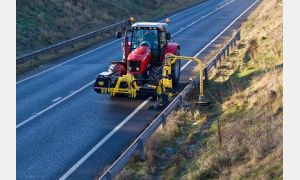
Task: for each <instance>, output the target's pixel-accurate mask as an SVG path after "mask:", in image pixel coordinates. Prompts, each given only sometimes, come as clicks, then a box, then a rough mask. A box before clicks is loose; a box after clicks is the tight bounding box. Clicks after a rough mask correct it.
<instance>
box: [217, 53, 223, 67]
mask: <svg viewBox="0 0 300 180" xmlns="http://www.w3.org/2000/svg"><path fill="white" fill-rule="evenodd" d="M217 60H219V65H221V64H222V56H220V55H218V56H217Z"/></svg>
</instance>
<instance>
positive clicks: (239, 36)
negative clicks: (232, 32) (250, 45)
mask: <svg viewBox="0 0 300 180" xmlns="http://www.w3.org/2000/svg"><path fill="white" fill-rule="evenodd" d="M236 37H237V40H238V41H239V40H241V31H240V30H239V31H238V32H237V34H236Z"/></svg>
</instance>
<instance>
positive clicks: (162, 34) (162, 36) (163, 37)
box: [159, 31, 167, 48]
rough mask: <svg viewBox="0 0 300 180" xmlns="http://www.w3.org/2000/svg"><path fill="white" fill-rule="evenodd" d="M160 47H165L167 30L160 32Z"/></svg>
mask: <svg viewBox="0 0 300 180" xmlns="http://www.w3.org/2000/svg"><path fill="white" fill-rule="evenodd" d="M159 39H160V48H163V47H164V46H165V45H166V44H167V39H166V32H165V31H161V32H160V38H159Z"/></svg>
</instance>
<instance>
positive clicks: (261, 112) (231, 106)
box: [116, 0, 283, 179]
mask: <svg viewBox="0 0 300 180" xmlns="http://www.w3.org/2000/svg"><path fill="white" fill-rule="evenodd" d="M241 33H242V40H241V41H240V42H239V44H238V47H237V48H235V49H233V51H232V52H231V54H230V56H229V57H227V58H226V59H225V60H223V61H222V64H221V65H220V66H219V67H218V68H217V69H215V70H213V72H212V73H210V80H209V83H208V86H206V88H205V91H206V92H205V93H206V95H207V96H208V98H209V99H210V100H212V101H213V105H211V106H209V107H206V108H201V109H200V110H199V108H196V107H191V108H185V109H180V110H177V111H175V112H173V113H172V114H171V115H170V117H169V119H168V123H167V125H166V126H165V127H160V128H159V129H158V130H157V131H156V132H155V134H154V135H153V136H152V137H151V138H150V139H149V140H148V142H147V146H146V155H147V156H146V161H145V162H140V161H138V160H136V159H137V158H135V159H133V160H131V161H130V162H129V163H128V165H127V166H126V167H125V168H124V169H123V170H122V172H121V173H120V174H119V175H118V176H117V177H116V179H149V178H150V179H151V178H156V177H160V178H161V179H282V163H283V157H282V156H283V154H282V152H283V149H282V148H283V146H282V123H283V116H282V113H283V103H282V93H283V87H282V83H283V82H282V73H283V69H282V65H283V61H282V2H281V1H278V0H263V2H262V3H261V4H260V5H259V7H258V8H257V9H256V10H255V11H254V12H253V13H252V14H251V15H250V17H249V18H248V20H247V21H246V22H245V23H244V24H243V25H242V28H241ZM190 96H192V98H194V99H195V98H196V97H197V92H196V90H195V91H193V92H192V93H191V95H190Z"/></svg>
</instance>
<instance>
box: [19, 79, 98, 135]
mask: <svg viewBox="0 0 300 180" xmlns="http://www.w3.org/2000/svg"><path fill="white" fill-rule="evenodd" d="M94 82H95V81H94V80H93V81H91V82H89V83H87V84H86V85H84V86H83V87H81V88H80V89H78V90H76V91H73V92H72V93H71V94H70V95H68V96H66V97H64V98H62V99H61V100H59V101H57V102H56V103H54V104H52V105H51V106H49V107H47V108H45V109H43V110H42V111H40V112H38V113H36V114H34V115H33V116H31V117H29V118H27V119H26V120H24V121H22V122H21V123H20V124H18V125H17V127H16V129H18V128H19V127H22V126H23V125H25V124H27V123H28V122H30V121H32V120H33V119H35V118H36V117H39V116H40V115H42V114H44V113H45V112H47V111H49V110H50V109H52V108H54V107H55V106H57V105H59V104H60V103H62V102H63V101H65V100H67V99H69V98H71V97H72V96H74V95H75V94H77V93H79V92H80V91H82V90H83V89H85V88H86V87H88V86H90V85H92V84H93V83H94Z"/></svg>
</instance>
